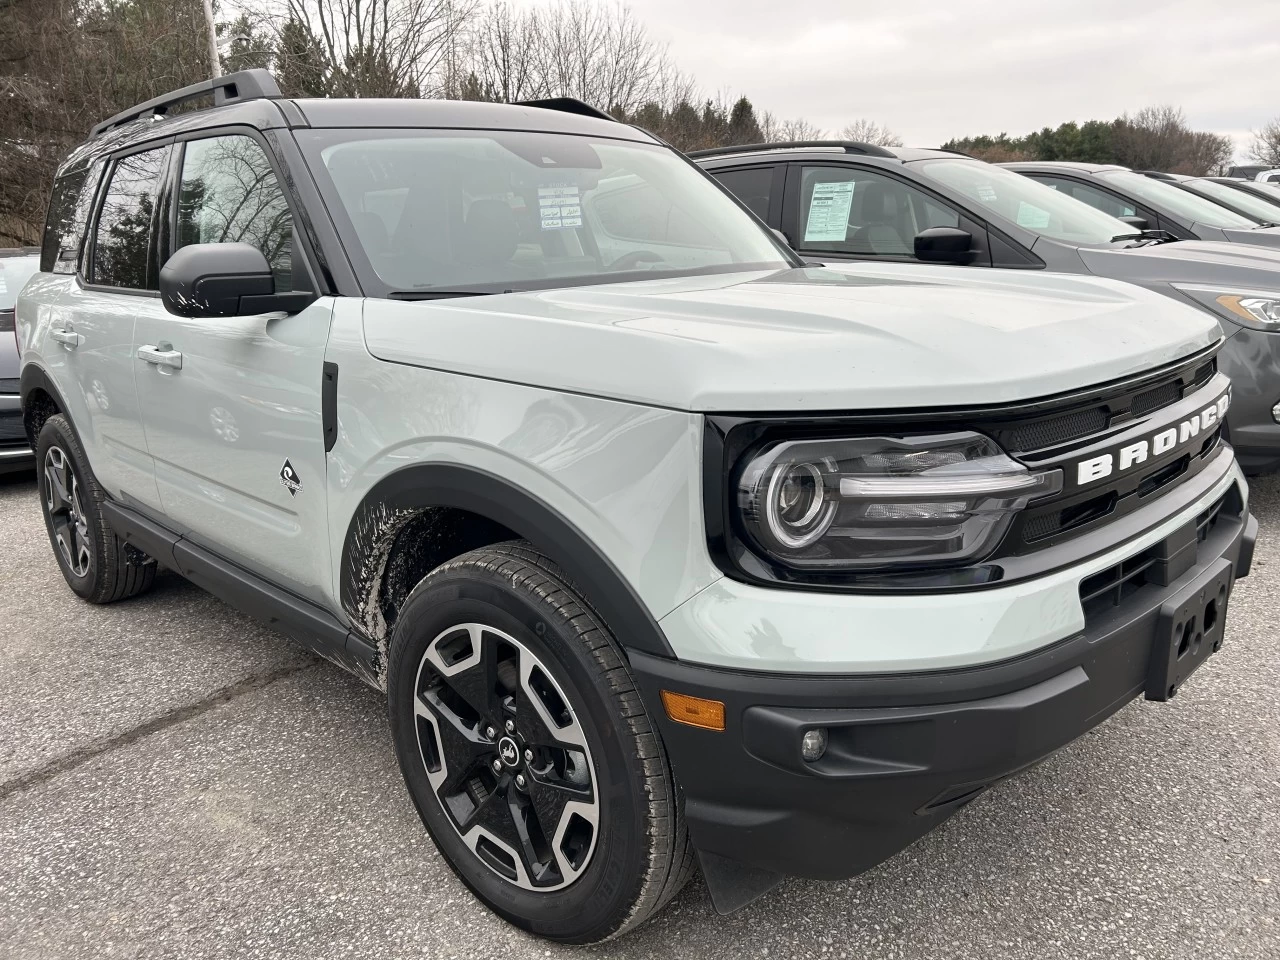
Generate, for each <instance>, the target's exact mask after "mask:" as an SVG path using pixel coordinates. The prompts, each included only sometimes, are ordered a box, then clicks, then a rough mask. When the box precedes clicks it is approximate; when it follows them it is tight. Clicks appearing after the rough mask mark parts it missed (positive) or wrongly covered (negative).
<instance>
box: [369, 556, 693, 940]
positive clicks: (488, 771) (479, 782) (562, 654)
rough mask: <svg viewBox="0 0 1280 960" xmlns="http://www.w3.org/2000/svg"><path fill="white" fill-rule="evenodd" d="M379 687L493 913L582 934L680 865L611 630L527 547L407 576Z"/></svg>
mask: <svg viewBox="0 0 1280 960" xmlns="http://www.w3.org/2000/svg"><path fill="white" fill-rule="evenodd" d="M388 698H389V704H388V706H389V710H390V716H391V724H392V730H393V733H394V735H395V741H396V751H397V754H398V756H399V760H400V767H401V771H402V772H403V774H404V778H405V783H406V784H407V785H408V788H409V792H410V794H411V796H412V797H413V800H414V803H415V804H416V805H417V808H418V812H419V814H420V816H421V817H422V821H423V823H424V824H425V825H426V827H427V830H428V831H429V832H430V833H431V836H432V838H433V839H434V840H435V842H436V845H437V846H438V847H439V848H440V851H441V853H443V854H444V856H445V858H446V860H447V861H448V862H449V865H450V866H451V867H452V868H453V870H454V872H455V873H456V874H457V875H458V876H459V877H460V878H461V879H462V881H463V882H464V883H465V884H466V885H467V886H468V887H470V888H471V890H472V891H473V892H474V893H475V894H476V896H478V897H479V898H480V899H481V900H482V901H483V902H484V903H485V904H486V905H488V907H489V908H490V909H491V910H493V911H494V912H495V913H498V914H499V915H501V916H502V917H504V918H505V919H507V920H509V921H510V922H512V923H514V924H515V925H517V926H519V927H521V928H523V929H525V930H528V931H530V932H531V933H535V934H538V935H540V936H543V937H547V938H549V939H552V940H557V941H561V942H565V943H593V942H597V941H600V940H605V939H608V938H609V937H613V936H617V935H618V934H619V933H622V932H624V931H625V930H627V929H629V928H631V927H632V926H635V925H636V924H638V923H640V922H642V921H643V920H644V919H645V918H646V917H648V916H649V915H650V914H652V913H653V912H655V911H656V910H658V909H660V908H661V907H662V906H663V905H664V904H665V903H666V902H667V901H668V900H669V899H670V898H671V897H672V896H674V895H675V893H676V891H678V890H679V888H680V886H681V885H682V884H683V883H684V881H685V880H686V879H687V877H688V875H689V872H690V871H691V869H692V862H693V861H692V853H691V850H690V848H689V844H688V840H687V834H686V831H685V827H684V818H683V815H682V811H681V810H680V805H679V802H678V799H679V798H678V796H677V793H676V788H675V784H674V781H673V779H672V777H671V771H670V768H669V767H668V764H667V759H666V754H665V752H664V750H663V747H662V743H661V740H660V739H659V738H658V735H657V731H656V729H655V727H654V726H653V724H652V722H651V720H650V719H649V716H648V714H647V713H646V712H645V709H644V706H643V704H642V703H641V701H640V696H639V694H638V693H637V691H636V689H635V687H634V684H633V683H632V680H631V675H630V673H629V671H628V670H627V666H626V661H625V659H624V657H623V655H622V652H621V650H620V648H619V647H618V645H617V641H616V640H615V639H614V638H613V637H612V635H611V634H610V633H609V632H608V630H607V629H606V628H605V627H604V626H603V624H602V623H601V622H600V621H599V620H598V619H597V617H596V616H595V614H594V613H593V612H592V611H591V609H590V606H589V605H588V603H587V602H586V600H585V599H584V598H582V597H580V596H579V595H578V594H577V593H576V592H575V591H574V589H573V587H572V586H571V585H570V584H569V583H568V581H567V580H566V579H565V577H564V574H563V573H561V572H560V571H559V570H558V568H557V567H556V566H555V564H554V563H553V562H552V561H550V560H549V559H548V558H546V557H544V556H542V555H541V554H539V553H538V552H536V551H535V550H533V549H532V548H531V547H529V546H528V545H526V544H522V543H509V544H500V545H498V546H495V547H489V548H485V549H481V550H476V551H473V552H472V553H468V554H465V555H464V556H461V557H459V558H457V559H455V560H452V561H450V562H449V563H447V564H445V565H444V566H442V567H439V568H437V569H436V570H435V571H433V572H432V573H431V574H430V575H429V576H427V577H426V578H425V579H424V580H423V581H422V582H421V583H419V584H418V586H417V587H416V588H415V589H414V591H413V592H412V594H410V596H409V598H408V599H407V600H406V601H405V604H404V606H403V608H402V609H401V611H400V614H399V617H398V619H397V621H396V626H395V630H394V633H393V636H392V643H391V655H390V664H389V676H388Z"/></svg>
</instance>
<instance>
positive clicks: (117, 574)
mask: <svg viewBox="0 0 1280 960" xmlns="http://www.w3.org/2000/svg"><path fill="white" fill-rule="evenodd" d="M36 463H37V465H38V472H37V476H38V478H39V481H40V506H41V509H42V512H43V513H44V522H45V527H46V529H47V530H48V531H49V542H50V544H52V546H53V553H54V557H55V559H56V560H57V561H58V566H59V567H60V568H61V570H62V575H63V577H64V578H66V581H67V584H68V585H69V586H70V587H71V589H72V590H74V591H75V592H76V594H78V595H79V596H81V597H83V598H84V599H85V600H88V601H90V602H91V603H110V602H112V601H114V600H122V599H124V598H125V597H131V596H134V595H135V594H138V593H141V592H142V591H144V590H146V589H147V588H148V587H150V586H151V584H152V582H153V581H154V580H155V575H156V564H155V561H154V560H152V559H150V558H149V557H147V556H146V555H145V554H143V553H142V552H140V551H139V550H136V549H135V548H133V547H131V546H129V545H128V544H126V543H124V541H122V540H121V539H120V538H119V537H117V536H116V535H115V533H114V531H112V530H111V528H110V527H109V526H107V524H106V521H104V520H103V519H102V513H101V511H100V510H99V509H98V504H100V503H101V502H102V501H103V499H104V494H103V492H102V488H101V487H99V486H98V483H97V481H96V480H95V479H94V478H93V474H92V473H91V472H90V470H89V464H88V461H87V460H86V459H85V456H84V451H83V450H82V449H81V447H80V441H79V439H78V438H77V437H76V435H75V433H74V431H72V429H71V425H70V423H68V422H67V419H66V417H64V416H62V415H61V414H57V415H55V416H52V417H50V418H49V419H48V420H46V421H45V423H44V426H43V427H42V428H41V429H40V435H39V437H37V438H36Z"/></svg>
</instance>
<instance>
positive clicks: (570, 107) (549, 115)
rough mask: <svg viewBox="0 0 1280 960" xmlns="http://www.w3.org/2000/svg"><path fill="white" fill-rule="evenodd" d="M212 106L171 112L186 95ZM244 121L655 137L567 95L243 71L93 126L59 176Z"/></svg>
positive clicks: (266, 125) (270, 125)
mask: <svg viewBox="0 0 1280 960" xmlns="http://www.w3.org/2000/svg"><path fill="white" fill-rule="evenodd" d="M209 96H212V98H213V106H211V107H208V108H205V109H199V110H193V111H189V112H184V113H179V114H175V115H170V114H169V111H170V110H171V109H172V108H174V107H178V106H182V105H184V104H188V103H190V102H191V101H192V100H197V99H201V98H206V97H209ZM228 125H243V126H250V127H254V128H257V129H259V130H270V129H300V128H344V129H360V128H368V129H376V128H388V127H390V128H395V127H401V128H423V129H430V128H437V129H461V130H528V131H535V132H547V133H564V134H572V135H583V136H600V137H610V138H613V139H621V140H634V141H639V142H643V143H659V142H661V141H659V140H657V139H656V138H655V137H653V136H652V135H651V134H648V133H646V132H645V131H643V130H640V129H639V128H637V127H632V126H628V125H627V124H624V123H619V122H618V121H616V120H614V119H613V118H612V117H610V116H609V115H608V114H607V113H603V112H602V111H600V110H597V109H596V108H595V107H592V106H590V105H589V104H586V103H583V102H582V101H580V100H574V99H572V98H569V97H557V98H553V99H550V100H533V101H528V102H526V103H511V104H508V103H479V102H474V101H460V100H378V99H367V100H354V99H333V100H319V99H288V98H285V97H282V96H280V90H279V88H278V87H277V86H276V83H275V80H274V79H273V78H272V77H271V75H270V74H269V73H268V72H267V71H265V70H245V71H241V72H239V73H234V74H228V75H227V76H225V77H220V78H218V79H216V80H208V81H204V82H203V83H198V84H193V85H192V86H189V87H184V88H182V89H181V90H175V91H173V92H172V93H167V94H164V95H163V96H159V97H155V98H153V99H151V100H147V101H145V102H143V103H140V104H137V105H136V106H133V107H130V108H129V109H128V110H125V111H122V112H121V113H118V114H116V115H115V116H114V117H111V118H109V119H107V120H104V121H103V122H102V123H99V124H97V125H96V126H95V127H94V128H93V130H92V131H91V132H90V134H89V139H87V140H86V141H85V142H84V143H83V144H81V145H80V146H79V147H77V148H76V149H75V150H74V151H72V153H71V154H70V156H68V157H67V159H66V160H65V161H64V162H63V164H62V167H61V168H60V170H59V176H61V175H62V174H65V173H68V172H71V171H73V170H78V169H80V168H82V167H84V166H87V165H88V164H89V163H91V162H92V161H93V160H95V159H96V158H97V157H99V156H102V155H103V154H107V153H111V152H114V151H117V150H122V149H127V148H129V147H131V146H133V145H135V144H141V143H145V142H148V141H152V140H157V139H161V138H165V137H171V136H175V135H178V134H183V133H187V132H189V131H192V130H199V129H204V128H207V127H218V126H228Z"/></svg>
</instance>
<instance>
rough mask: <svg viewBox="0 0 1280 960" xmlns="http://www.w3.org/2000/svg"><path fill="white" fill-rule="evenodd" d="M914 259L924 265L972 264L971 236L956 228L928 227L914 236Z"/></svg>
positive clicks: (973, 252) (967, 232)
mask: <svg viewBox="0 0 1280 960" xmlns="http://www.w3.org/2000/svg"><path fill="white" fill-rule="evenodd" d="M914 246H915V254H916V259H917V260H921V261H923V262H924V263H954V264H967V263H972V262H973V257H974V254H975V253H976V252H977V251H975V250H974V249H973V234H971V233H970V232H969V231H968V230H961V229H959V228H958V227H930V228H929V229H927V230H921V231H920V232H919V233H917V234H916V239H915V244H914Z"/></svg>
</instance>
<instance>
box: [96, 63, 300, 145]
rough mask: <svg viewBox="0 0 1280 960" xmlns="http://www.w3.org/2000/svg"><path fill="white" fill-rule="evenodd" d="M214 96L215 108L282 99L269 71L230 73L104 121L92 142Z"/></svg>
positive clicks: (133, 107) (164, 95) (151, 100)
mask: <svg viewBox="0 0 1280 960" xmlns="http://www.w3.org/2000/svg"><path fill="white" fill-rule="evenodd" d="M210 94H212V95H213V105H214V106H215V107H220V106H222V105H223V104H226V103H239V102H241V101H243V100H263V99H275V98H279V97H281V96H282V94H281V93H280V87H279V86H277V85H276V80H275V77H273V76H271V74H270V73H268V72H267V71H266V70H241V71H240V72H239V73H229V74H227V75H226V76H225V77H215V78H214V79H213V80H203V81H201V82H200V83H193V84H192V85H191V86H189V87H183V88H182V89H181V90H174V91H172V92H171V93H165V94H161V95H160V96H158V97H153V98H152V99H150V100H147V101H144V102H143V103H139V104H137V105H135V106H132V107H130V108H129V109H128V110H125V111H123V112H121V113H117V114H116V115H115V116H114V117H112V118H111V119H109V120H103V121H102V122H101V123H99V124H97V125H96V126H94V128H93V129H92V130H90V131H89V138H90V139H93V138H94V137H97V136H100V135H102V134H104V133H106V132H107V131H108V130H112V129H114V128H116V127H122V126H124V125H125V124H126V123H132V122H133V121H134V120H141V119H142V118H143V117H151V116H163V115H164V114H165V113H168V111H169V109H170V108H171V107H176V106H178V105H179V104H181V103H186V102H187V101H188V100H195V99H197V98H198V97H207V96H209V95H210Z"/></svg>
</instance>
